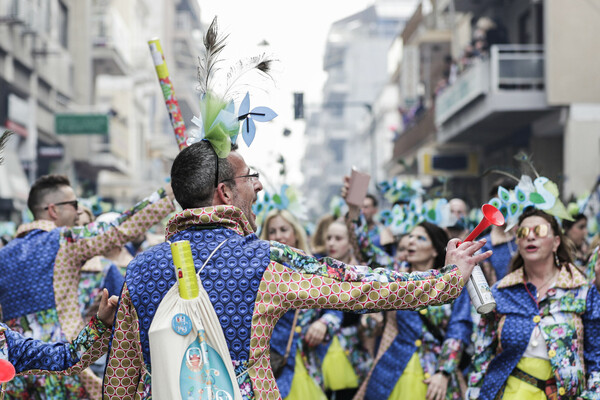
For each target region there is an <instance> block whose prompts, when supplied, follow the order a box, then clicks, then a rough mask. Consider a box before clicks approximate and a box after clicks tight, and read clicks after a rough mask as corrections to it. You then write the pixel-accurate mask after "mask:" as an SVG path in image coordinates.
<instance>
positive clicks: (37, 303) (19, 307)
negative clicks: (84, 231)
mask: <svg viewBox="0 0 600 400" xmlns="http://www.w3.org/2000/svg"><path fill="white" fill-rule="evenodd" d="M59 246H60V228H57V229H54V230H52V231H50V232H45V231H42V230H33V231H31V232H29V233H28V234H27V235H25V236H24V237H21V238H16V239H13V240H12V241H10V242H9V243H8V244H7V245H6V246H5V247H4V248H3V249H2V251H1V252H0V265H2V273H1V274H0V304H2V312H3V317H4V320H5V321H7V320H10V319H13V318H17V317H21V316H24V315H28V314H31V313H35V312H38V311H41V310H47V309H50V308H55V307H56V304H55V299H54V288H53V286H52V285H53V276H54V259H55V258H56V254H57V253H58V249H59ZM32 249H35V252H32V251H31V250H32ZM23 277H28V279H26V280H27V281H28V284H27V285H23V284H18V285H17V284H16V282H23V280H24V279H23Z"/></svg>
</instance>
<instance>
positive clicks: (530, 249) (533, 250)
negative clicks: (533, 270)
mask: <svg viewBox="0 0 600 400" xmlns="http://www.w3.org/2000/svg"><path fill="white" fill-rule="evenodd" d="M537 249H538V248H537V246H534V245H529V246H527V247H525V251H527V252H528V253H533V252H535V251H537Z"/></svg>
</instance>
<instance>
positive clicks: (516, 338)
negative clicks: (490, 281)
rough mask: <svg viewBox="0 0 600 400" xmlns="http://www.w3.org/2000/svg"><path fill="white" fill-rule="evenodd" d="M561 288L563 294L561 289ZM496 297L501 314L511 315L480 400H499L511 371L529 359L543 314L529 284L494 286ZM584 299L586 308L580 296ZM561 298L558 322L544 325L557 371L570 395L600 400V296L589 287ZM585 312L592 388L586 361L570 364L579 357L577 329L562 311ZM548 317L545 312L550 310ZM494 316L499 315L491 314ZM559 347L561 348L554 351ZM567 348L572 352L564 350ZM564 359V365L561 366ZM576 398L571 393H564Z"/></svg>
mask: <svg viewBox="0 0 600 400" xmlns="http://www.w3.org/2000/svg"><path fill="white" fill-rule="evenodd" d="M527 287H528V288H529V290H530V291H531V293H532V294H533V295H534V296H535V293H536V290H535V287H534V286H533V285H532V284H531V283H527ZM561 291H562V290H561V289H558V290H557V292H559V293H560V292H561ZM492 292H493V295H494V298H495V299H496V302H497V305H498V306H497V312H498V313H500V314H501V315H506V318H505V320H504V325H503V328H502V331H501V343H500V346H501V348H502V352H501V353H500V354H498V355H496V356H495V357H494V358H493V360H492V361H491V362H490V364H489V366H488V368H487V372H486V374H485V377H484V378H483V383H482V385H481V390H480V392H479V397H478V398H479V399H483V400H485V399H489V400H492V399H494V398H495V396H496V394H497V393H498V391H499V390H501V388H502V386H503V385H504V383H505V382H506V380H507V379H508V376H509V375H510V372H511V371H512V370H513V369H514V368H515V367H516V365H517V364H518V362H519V361H520V359H521V358H522V357H523V354H524V353H525V350H526V348H527V344H528V342H529V338H530V336H531V333H532V331H533V329H534V326H535V323H534V322H533V318H534V317H535V316H536V315H538V314H539V311H538V307H537V305H536V304H535V302H534V301H533V299H532V298H531V297H530V296H529V295H528V293H527V292H526V291H525V287H524V285H523V284H517V285H514V286H509V287H504V288H501V289H498V288H497V285H494V287H493V288H492ZM582 296H583V297H584V298H585V300H584V302H585V308H584V305H583V299H582V301H579V298H581V297H582ZM557 297H559V299H560V300H559V301H557V302H556V303H554V304H556V306H557V307H558V308H556V309H554V308H553V309H552V310H553V312H554V314H553V315H554V319H553V321H555V322H554V324H551V325H549V326H546V327H544V333H545V334H546V335H548V337H547V339H546V342H547V345H548V347H549V348H550V349H551V350H553V351H555V354H556V356H551V357H550V362H551V364H552V369H553V371H554V372H555V373H556V374H558V376H559V382H558V384H559V389H561V390H562V389H563V388H564V390H566V392H567V393H571V392H579V391H582V392H583V393H581V392H580V393H581V395H580V397H582V398H584V399H592V398H600V392H599V390H600V388H599V387H598V382H597V379H598V372H597V371H599V370H600V352H599V351H598V350H599V349H600V344H599V343H598V337H599V336H598V335H600V304H599V301H600V296H599V295H598V292H597V290H596V288H595V287H594V286H591V287H589V289H588V287H587V286H583V287H580V288H574V289H569V290H566V291H564V293H562V294H560V295H559V294H557ZM561 313H563V314H564V315H568V314H570V313H574V314H579V313H583V315H582V321H583V324H584V332H585V334H584V349H583V350H584V359H585V369H586V371H587V372H588V376H586V378H587V380H588V384H587V390H584V389H583V388H585V387H586V385H585V383H584V382H581V379H583V376H580V377H578V374H581V372H582V368H581V365H579V367H577V368H570V367H569V366H570V365H572V363H573V360H571V359H575V361H577V360H576V355H575V354H573V353H574V352H576V346H574V342H576V341H577V333H576V332H575V331H573V330H569V329H568V324H564V323H560V318H563V317H562V314H561ZM544 315H545V314H544ZM491 318H493V317H491ZM554 349H556V350H554ZM564 351H566V352H567V353H564V354H563V353H562V352H564ZM557 363H558V364H557ZM564 398H571V397H564Z"/></svg>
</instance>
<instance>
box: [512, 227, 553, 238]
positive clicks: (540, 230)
mask: <svg viewBox="0 0 600 400" xmlns="http://www.w3.org/2000/svg"><path fill="white" fill-rule="evenodd" d="M531 231H533V233H535V236H537V237H539V238H544V237H546V236H548V234H549V233H550V226H549V225H548V224H542V225H538V226H534V227H533V228H530V227H528V226H522V227H520V228H519V229H517V237H518V238H519V239H523V238H526V237H527V236H529V232H531Z"/></svg>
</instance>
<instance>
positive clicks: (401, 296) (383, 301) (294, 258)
mask: <svg viewBox="0 0 600 400" xmlns="http://www.w3.org/2000/svg"><path fill="white" fill-rule="evenodd" d="M271 261H272V262H274V263H277V264H281V265H283V266H285V267H287V268H289V269H291V270H292V271H296V272H299V273H301V274H302V275H303V276H298V277H297V278H298V279H299V280H309V281H310V283H309V284H308V286H306V288H307V289H311V287H310V284H313V285H316V286H320V285H323V284H327V285H328V286H335V289H334V290H335V291H340V292H339V295H338V294H335V296H331V297H328V300H329V301H331V300H332V299H335V300H336V301H335V303H345V304H338V306H336V307H333V306H329V307H326V305H327V304H328V303H327V300H326V299H325V298H323V299H321V300H318V301H317V305H316V306H315V307H318V306H319V305H323V307H321V308H335V309H344V310H356V311H362V310H364V309H374V310H383V309H390V310H391V309H401V308H410V309H416V308H419V307H423V306H426V305H439V304H443V303H446V302H448V301H450V300H452V299H455V298H457V297H458V295H459V294H460V292H461V289H462V287H463V286H464V280H463V279H462V275H461V273H460V271H459V270H458V267H456V266H455V265H447V266H445V267H444V268H442V269H441V270H429V271H424V272H412V273H406V272H404V273H403V272H395V271H393V270H390V269H387V268H378V269H371V268H369V267H367V266H363V265H348V264H344V263H342V262H341V261H339V260H335V259H333V258H330V257H325V258H323V259H321V260H317V259H316V258H315V257H312V256H309V255H306V254H305V253H303V252H302V251H299V250H297V249H294V248H292V247H289V246H286V245H283V244H281V243H277V242H271ZM313 275H314V276H319V277H323V278H331V279H329V280H327V281H326V282H324V281H323V280H322V279H319V280H314V279H311V278H312V276H313ZM288 279H289V278H288ZM340 282H346V283H352V285H347V286H346V285H344V287H343V288H340V287H339V283H340ZM334 283H335V285H334ZM398 283H401V285H398ZM289 289H291V288H289V287H287V290H289ZM314 289H316V288H314ZM342 289H346V290H347V291H348V294H347V295H346V294H342V293H341V290H342ZM328 290H331V289H325V291H326V292H328ZM294 292H300V293H299V295H300V296H301V297H302V296H304V294H303V292H304V290H299V291H294ZM370 292H377V295H376V294H375V293H373V294H370ZM380 292H381V293H380ZM319 293H320V292H319V291H318V290H316V291H315V290H312V289H311V290H310V291H309V292H308V293H307V295H306V296H307V298H308V297H310V298H313V297H319ZM294 294H295V293H294ZM381 294H383V296H381ZM288 297H289V296H288ZM376 297H377V298H378V300H379V301H375V298H376ZM324 300H326V301H324ZM369 300H371V301H369Z"/></svg>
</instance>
